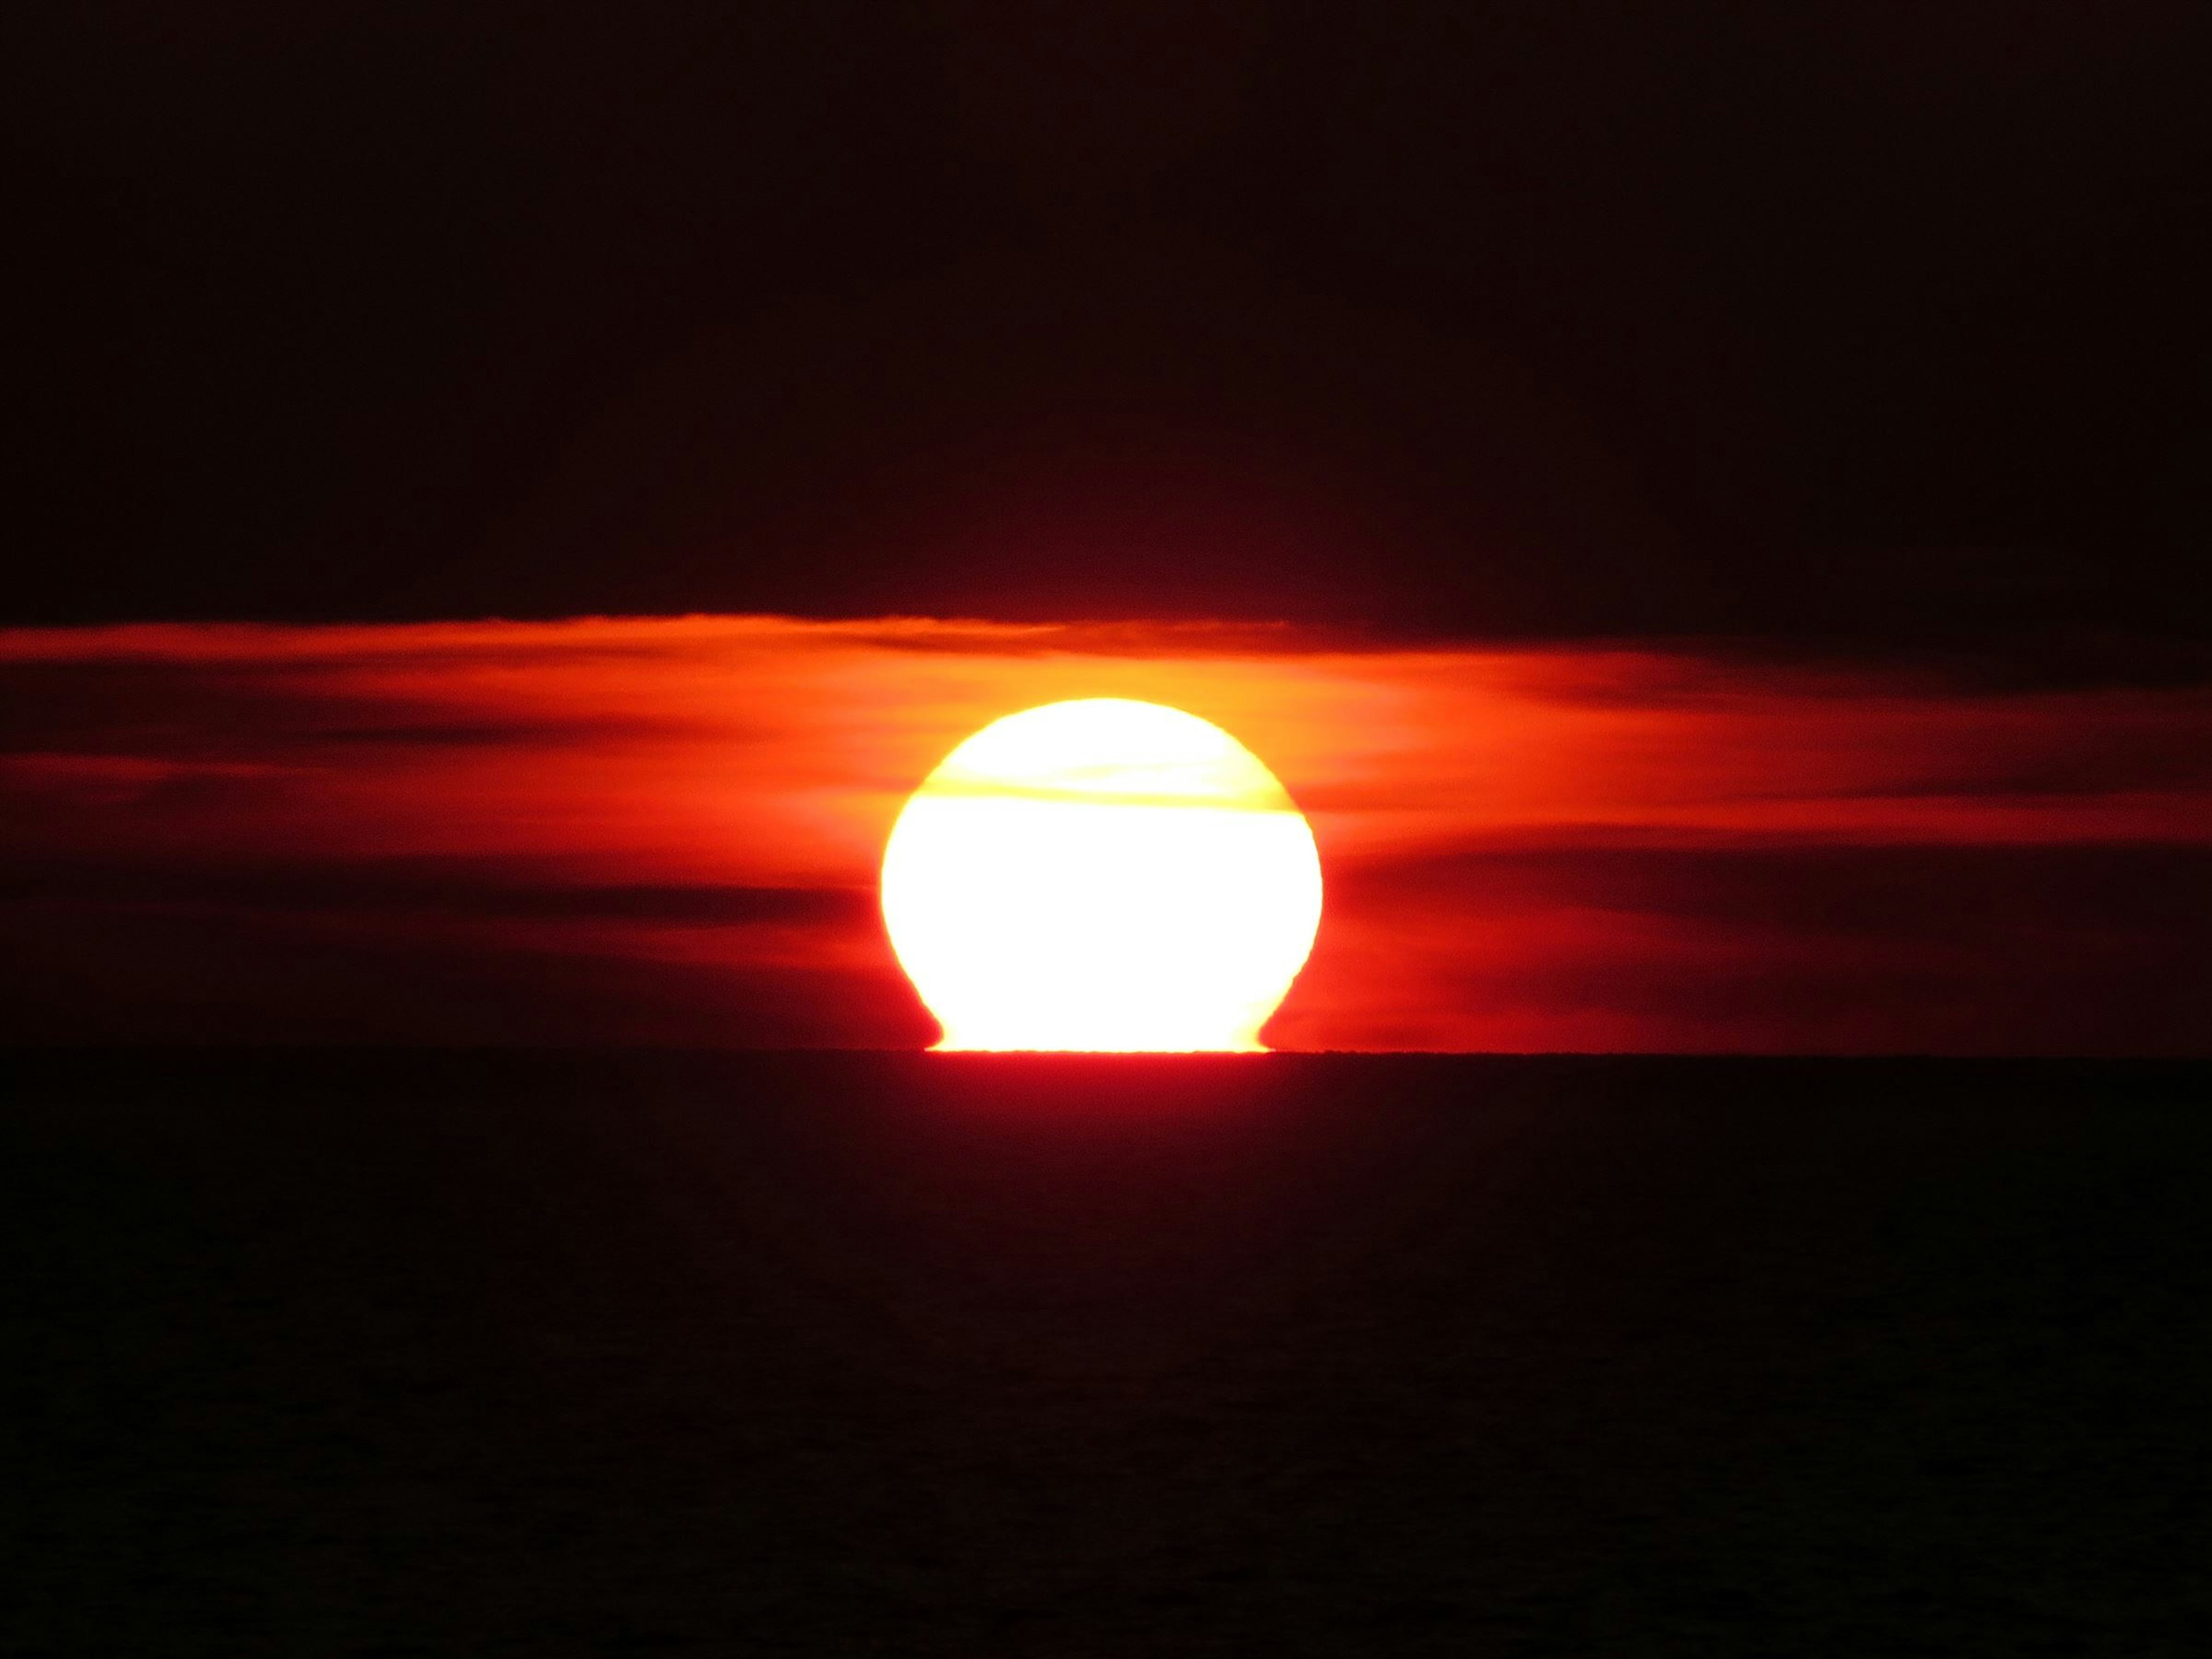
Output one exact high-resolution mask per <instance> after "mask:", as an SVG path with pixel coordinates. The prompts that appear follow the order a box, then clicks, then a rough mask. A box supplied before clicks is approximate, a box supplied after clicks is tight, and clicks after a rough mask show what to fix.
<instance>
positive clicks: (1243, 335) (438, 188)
mask: <svg viewBox="0 0 2212 1659" xmlns="http://www.w3.org/2000/svg"><path fill="white" fill-rule="evenodd" d="M0 27H4V33H5V37H6V38H5V39H4V40H0V64H4V65H5V68H4V69H0V77H4V82H0V157H4V161H0V167H4V173H0V177H4V180H5V185H6V193H7V199H8V200H9V204H10V207H9V219H10V221H11V225H10V228H11V233H12V234H11V236H10V241H11V243H12V245H13V246H14V249H15V253H14V255H13V257H12V258H11V260H10V264H11V266H12V267H13V270H12V280H13V282H14V283H15V284H17V285H18V287H17V294H18V299H17V303H16V306H15V319H16V333H17V338H16V340H15V343H14V344H13V345H12V346H11V349H10V358H11V367H10V373H9V391H10V398H9V403H10V405H11V407H10V410H9V414H10V416H11V424H14V425H15V426H16V427H17V428H18V429H17V431H16V432H15V435H13V436H11V437H9V439H8V440H7V441H6V444H5V452H6V457H7V459H6V461H5V463H4V465H5V468H6V471H7V473H8V474H9V476H8V477H6V478H5V480H4V487H5V489H6V490H7V495H8V499H9V502H10V508H9V512H10V517H11V520H12V522H11V524H10V526H9V529H10V537H9V538H10V540H11V541H12V542H14V543H15V544H17V545H18V547H19V548H21V549H24V550H27V552H28V553H29V554H30V558H29V559H28V560H27V561H26V562H27V564H28V565H29V568H28V569H27V570H21V569H19V572H18V574H17V575H16V576H15V580H12V581H11V582H10V583H9V590H8V597H7V601H6V606H5V619H6V620H8V621H11V622H17V623H55V622H72V621H91V620H102V619H106V620H114V619H131V618H205V617H270V618H276V617H283V618H295V619H314V618H395V617H441V616H471V615H485V614H501V615H511V616H512V615H540V616H543V615H556V614H562V613H571V612H578V611H595V612H639V611H694V610H761V609H767V610H781V611H795V612H799V613H805V614H816V615H854V614H870V613H879V612H884V611H908V612H921V613H937V614H944V613H948V612H953V613H968V614H985V615H998V616H1004V617H1040V616H1044V617H1051V616H1065V617H1081V616H1096V615H1116V614H1118V615H1168V614H1216V615H1236V616H1255V615H1267V616H1272V615H1282V616H1290V617H1329V618H1332V619H1342V618H1346V617H1356V618H1365V619H1367V620H1370V621H1372V622H1374V623H1377V624H1380V625H1381V626H1383V628H1385V629H1443V630H1445V631H1448V632H1462V633H1468V634H1513V633H1531V632H1533V633H1547V632H1564V633H1577V632H1606V633H1628V634H1638V633H1663V632H1678V631H1687V632H1721V633H1733V634H1738V635H1780V636H1793V637H1806V636H1820V635H1826V636H1839V637H1841V638H1842V639H1843V640H1844V641H1847V642H1851V643H1856V644H1860V645H1866V644H1880V645H1887V644H1892V643H1907V644H1909V643H1925V642H1928V641H1947V642H1948V641H1958V640H1972V641H1982V642H1986V641H1990V640H1991V639H1996V640H1999V641H2006V642H2008V643H2009V644H2011V645H2015V646H2018V645H2022V644H2025V643H2027V642H2030V641H2041V642H2043V643H2045V644H2048V643H2049V642H2050V641H2052V640H2074V641H2077V642H2078V641H2084V640H2087V641H2094V640H2097V639H2100V638H2102V639H2104V640H2106V642H2107V643H2106V646H2105V647H2099V648H2100V649H2101V650H2103V651H2104V652H2105V653H2106V655H2107V656H2110V655H2112V654H2113V653H2112V647H2111V644H2110V641H2112V640H2113V639H2116V638H2117V639H2122V640H2125V641H2132V642H2133V643H2130V644H2129V645H2127V646H2126V647H2124V649H2122V650H2120V651H2119V652H2118V655H2119V656H2121V657H2124V658H2125V657H2130V655H2132V656H2133V657H2134V659H2136V660H2137V661H2149V662H2154V663H2155V662H2166V661H2169V660H2172V659H2174V658H2175V657H2176V655H2177V653H2178V655H2179V659H2180V660H2182V661H2184V662H2185V663H2186V662H2187V661H2189V660H2191V659H2194V658H2195V657H2196V655H2197V652H2198V651H2199V650H2201V649H2202V648H2203V643H2204V640H2205V623H2204V622H2203V617H2204V616H2205V615H2207V614H2212V586H2208V581H2207V578H2206V575H2205V574H2204V573H2205V569H2206V566H2207V561H2206V559H2205V558H2204V556H2203V551H2202V548H2203V542H2204V539H2205V538H2206V536H2207V534H2208V533H2212V374H2208V371H2212V322H2208V315H2212V301H2208V299H2207V295H2212V258H2208V246H2212V242H2209V241H2208V238H2207V236H2206V234H2205V217H2206V213H2207V209H2208V192H2207V179H2212V165H2209V164H2212V100H2208V99H2207V98H2206V97H2205V96H2204V94H2203V88H2204V87H2205V85H2206V84H2207V83H2208V77H2212V14H2208V13H2206V12H2205V11H2204V10H2203V9H2202V8H2201V7H2198V6H2195V5H2189V4H2183V3H2171V4H2168V3H2148V0H2146V3H2135V0H2116V3H2106V4H2100V5H2096V6H2089V5H2080V4H2075V5H2057V4H2047V3H2019V4H2012V5H2007V6H1996V5H1993V4H1992V5H1978V6H1963V7H1948V8H1940V9H1933V10H1931V9H1928V8H1923V7H1903V6H1899V7H1890V6H1869V5H1867V4H1863V3H1851V4H1844V3H1832V0H1802V3H1796V4H1792V5H1790V6H1786V7H1767V8H1748V9H1747V8H1737V7H1723V6H1719V5H1711V4H1678V5H1672V6H1668V7H1664V8H1650V9H1644V8H1632V7H1624V8H1613V7H1607V6H1600V5H1595V4H1590V3H1582V0H1569V3H1560V0H1543V3H1535V0H1524V3H1513V4H1490V5H1483V6H1465V5H1431V6H1421V7H1409V6H1395V7H1393V6H1375V7H1344V6H1328V7H1322V6H1318V5H1311V6H1302V5H1293V4H1277V5H1264V4H1261V3H1257V0H1177V3H1173V4H1160V3H1152V0H1145V3H1133V4H1121V5H1115V6H1105V7H1096V8H1085V7H1076V6H1013V5H1003V4H994V3H986V0H978V3H969V4H957V5H948V4H937V5H927V4H903V5H901V4H885V3H860V0H804V3H774V4H771V3H753V4H748V5H744V6H738V7H723V6H714V7H709V6H705V5H689V6H682V5H672V4H666V3H659V4H651V3H648V4H640V5H630V6H624V7H619V8H616V7H606V6H599V5H593V6H584V5H578V4H574V3H569V0H554V3H550V4H536V5H524V4H521V3H519V0H499V3H471V4H466V5H454V4H452V3H385V4H374V3H369V0H351V3H345V0H333V3H325V4H321V5H318V6H315V7H312V8H307V9H301V8H298V7H295V6H286V5H278V4H275V3H264V0H228V3H210V0H190V3H186V0H161V3H149V0H108V3H83V0H78V3H70V4H68V5H62V4H51V3H36V4H21V5H18V6H16V7H13V8H11V9H10V10H9V21H8V22H7V23H6V24H5V25H4V26H0ZM26 283H27V288H26V287H25V286H22V285H24V284H26ZM2154 639H2156V640H2158V641H2160V644H2159V645H2158V646H2157V647H2156V648H2155V649H2154V648H2153V647H2152V645H2151V643H2150V642H2151V641H2153V640H2154ZM2183 673H2184V675H2185V678H2194V671H2193V670H2189V669H2184V670H2183Z"/></svg>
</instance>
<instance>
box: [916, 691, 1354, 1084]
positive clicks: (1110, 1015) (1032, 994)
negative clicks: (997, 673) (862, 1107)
mask: <svg viewBox="0 0 2212 1659" xmlns="http://www.w3.org/2000/svg"><path fill="white" fill-rule="evenodd" d="M883 905H884V921H885V923H886V924H887V926H888V927H889V928H890V937H891V945H892V948H893V949H894V950H896V951H897V953H898V958H899V962H900V963H901V965H902V966H903V967H904V968H905V969H906V971H907V974H908V977H910V978H911V979H912V980H913V981H914V983H915V989H916V990H918V991H919V992H920V993H921V998H922V1000H923V1001H924V1002H926V1003H927V1004H928V1005H929V1009H930V1012H932V1013H933V1014H935V1015H936V1016H937V1018H938V1021H939V1024H942V1025H943V1026H944V1028H945V1038H944V1041H943V1042H940V1043H939V1045H938V1046H939V1048H1072V1049H1091V1050H1138V1049H1146V1050H1170V1049H1176V1050H1189V1049H1244V1050H1251V1049H1257V1048H1260V1047H1261V1043H1260V1028H1261V1025H1263V1024H1266V1023H1267V1017H1268V1016H1269V1015H1270V1014H1272V1013H1273V1012H1274V1010H1275V1006H1276V1005H1277V1004H1278V1003H1279V1002H1280V1001H1281V1000H1283V996H1284V994H1285V992H1287V991H1288V990H1289V989H1290V986H1291V980H1292V979H1294V978H1295V977H1296V976H1297V971H1298V969H1300V968H1301V967H1302V966H1303V965H1304V963H1305V959H1306V955H1307V952H1308V951H1310V950H1311V949H1312V947H1313V939H1314V932H1315V929H1316V927H1317V926H1318V925H1319V922H1320V920H1321V860H1320V859H1319V857H1318V855H1317V854H1316V851H1315V848H1314V839H1313V831H1312V830H1311V829H1310V828H1309V827H1308V825H1307V823H1306V821H1305V818H1304V816H1303V815H1302V814H1301V813H1300V812H1299V811H1298V810H1297V806H1296V805H1294V804H1293V803H1292V802H1291V798H1290V795H1289V793H1288V792H1286V791H1285V789H1284V787H1283V786H1282V785H1281V784H1280V783H1279V782H1278V781H1276V778H1275V775H1274V774H1273V773H1272V772H1270V771H1268V769H1267V767H1266V766H1264V765H1262V764H1261V762H1260V760H1259V758H1258V757H1256V756H1255V755H1254V754H1253V753H1252V752H1251V750H1248V749H1246V748H1245V747H1244V746H1243V744H1240V743H1238V742H1237V739H1236V738H1232V737H1231V736H1230V735H1229V734H1228V733H1227V732H1224V731H1223V730H1222V729H1221V728H1220V727H1219V726H1214V725H1212V724H1211V723H1209V722H1208V721H1206V720H1200V719H1199V718H1198V717H1197V716H1195V715H1194V714H1184V713H1182V711H1181V710H1179V709H1175V708H1164V707H1163V706H1161V705H1160V704H1158V703H1150V702H1128V701H1127V700H1124V699H1121V698H1118V697H1099V698H1090V699H1085V700H1084V701H1081V702H1056V703H1048V704H1046V705H1045V706H1044V707H1042V708H1031V709H1028V710H1025V711H1024V712H1023V713H1021V714H1010V715H1008V716H1007V717H1006V719H1004V720H997V721H994V722H993V723H992V724H991V725H989V726H985V727H984V728H983V729H982V730H981V731H980V732H976V733H975V736H973V737H971V738H969V739H968V740H967V741H966V742H965V743H963V744H961V745H960V746H959V747H958V748H957V749H955V750H953V751H952V753H951V755H949V756H947V757H945V762H944V763H943V764H942V765H940V766H939V767H938V769H936V770H935V771H934V772H933V773H931V774H930V775H929V776H928V778H927V779H926V780H925V781H923V783H922V786H921V788H919V789H918V790H916V791H915V793H914V796H913V798H912V799H909V800H908V802H907V805H906V809H905V810H904V811H902V812H901V813H900V815H899V819H898V823H897V824H896V826H895V827H894V828H893V829H892V831H891V837H890V845H889V846H888V847H887V848H885V849H884V873H883Z"/></svg>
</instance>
